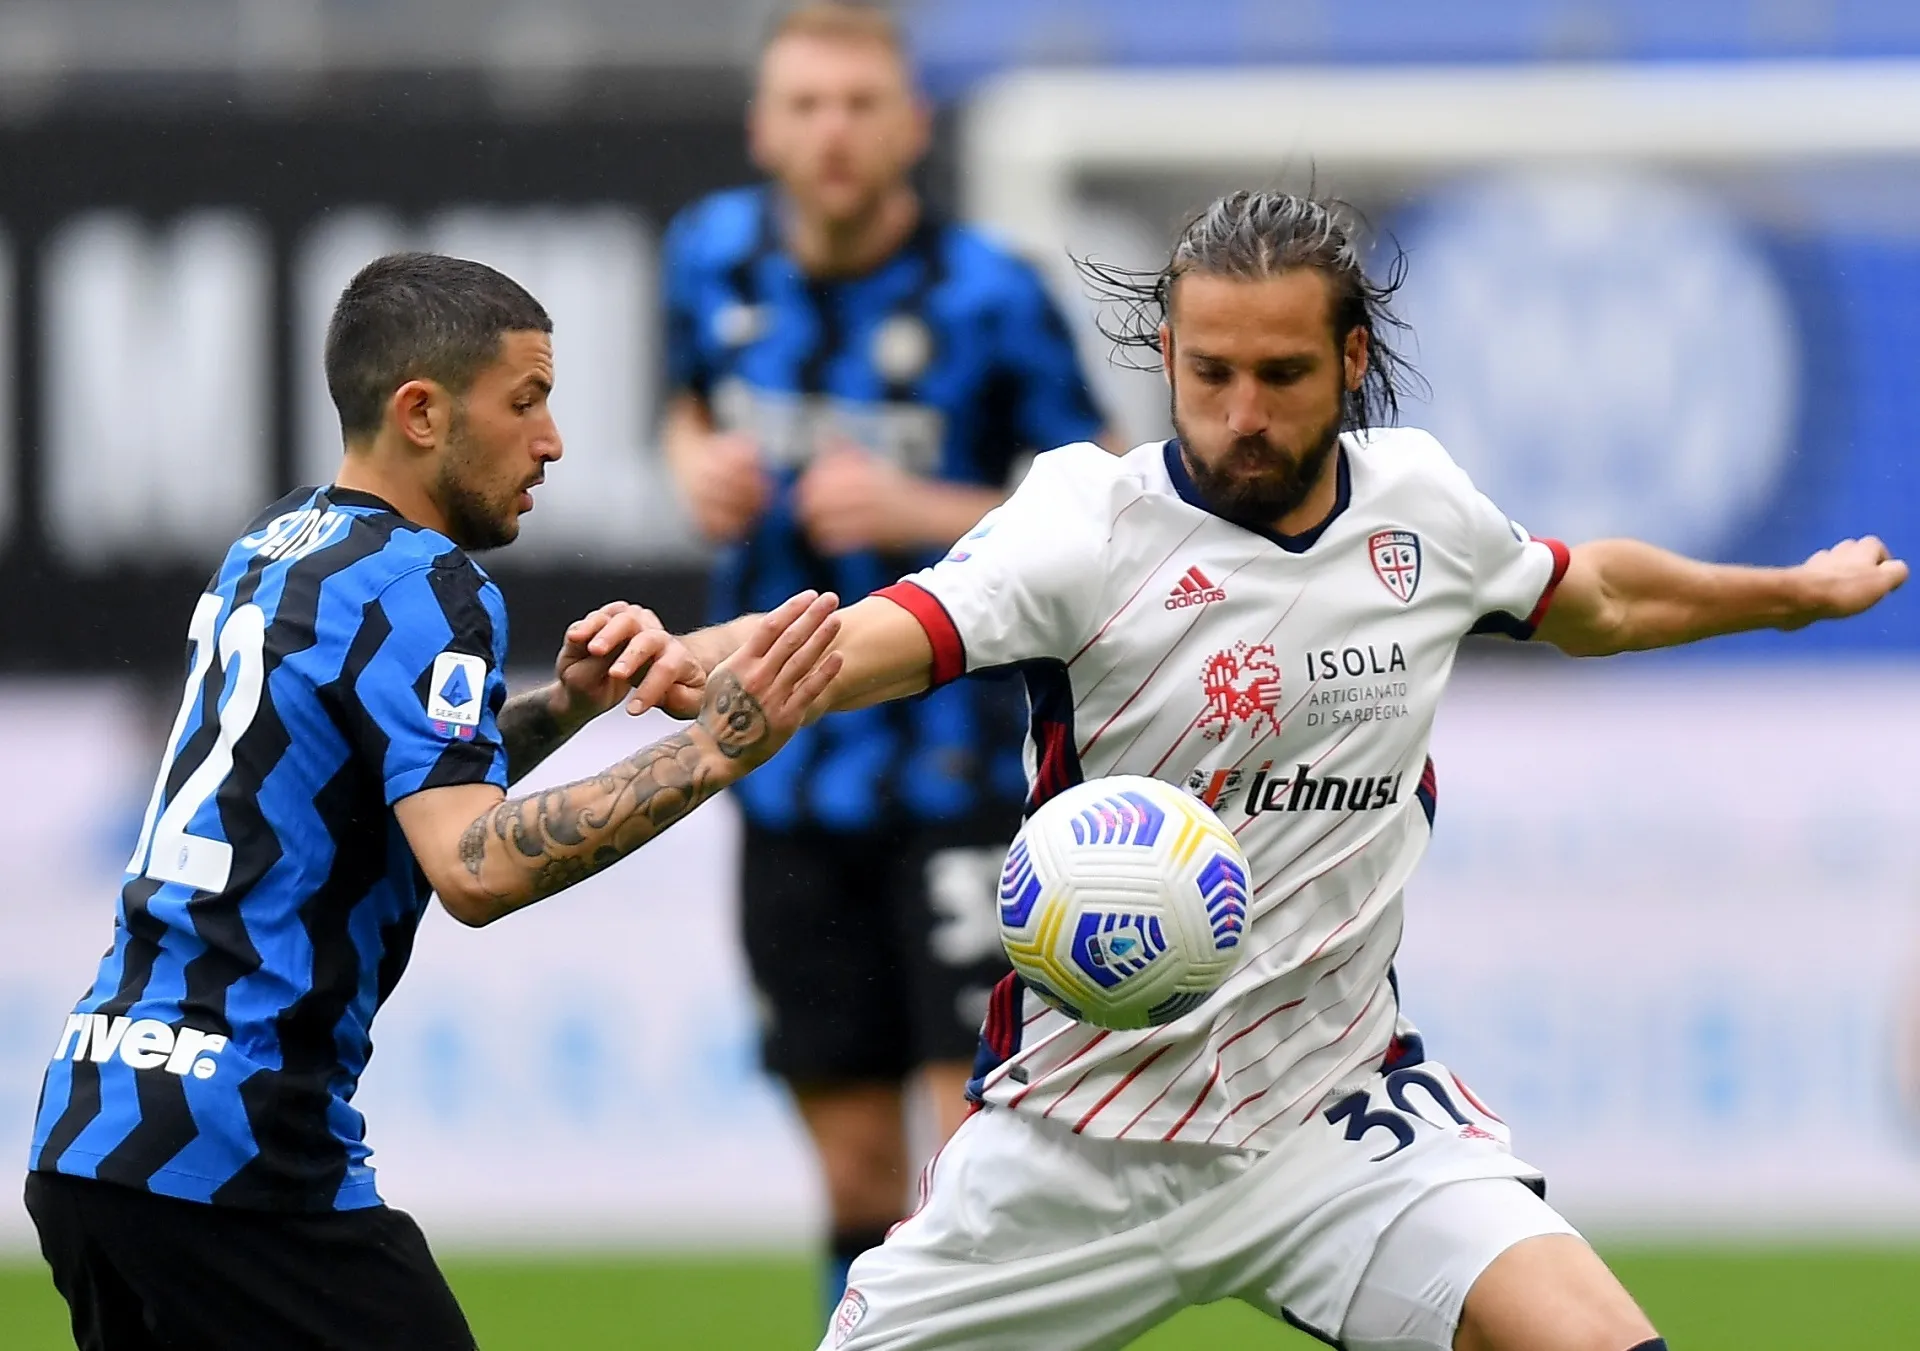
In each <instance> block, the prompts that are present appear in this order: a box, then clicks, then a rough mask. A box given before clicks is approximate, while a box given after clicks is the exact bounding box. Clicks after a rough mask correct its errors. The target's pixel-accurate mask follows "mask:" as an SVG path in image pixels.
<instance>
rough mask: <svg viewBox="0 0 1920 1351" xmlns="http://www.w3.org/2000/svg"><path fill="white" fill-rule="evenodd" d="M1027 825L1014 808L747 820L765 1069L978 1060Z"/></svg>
mask: <svg viewBox="0 0 1920 1351" xmlns="http://www.w3.org/2000/svg"><path fill="white" fill-rule="evenodd" d="M1019 828H1020V817H1019V814H1018V813H1017V812H1014V811H1008V812H1006V813H1004V814H995V815H993V816H991V817H988V818H985V819H976V820H973V821H970V822H968V823H967V824H965V825H959V826H944V827H919V828H915V829H911V830H903V831H898V832H874V833H871V834H841V833H838V832H828V831H794V832H791V833H788V832H777V831H769V830H762V829H759V828H757V827H754V826H751V825H749V826H748V827H747V830H746V840H745V845H746V855H745V859H744V862H743V866H742V868H741V878H740V891H741V903H740V916H741V924H742V929H743V932H744V936H745V940H746V950H747V965H748V968H749V969H750V971H751V972H752V975H753V983H754V988H755V990H756V992H757V994H758V996H759V1006H760V1018H761V1031H762V1041H761V1049H762V1056H763V1058H764V1060H765V1063H766V1066H767V1068H768V1069H769V1070H771V1071H772V1072H773V1073H775V1074H777V1075H779V1076H780V1077H781V1078H783V1079H785V1080H787V1081H788V1082H789V1083H797V1084H829V1083H848V1082H875V1081H879V1082H898V1081H900V1080H902V1079H904V1078H906V1076H907V1074H908V1073H909V1072H910V1071H911V1070H913V1069H914V1068H916V1067H917V1066H920V1065H923V1064H926V1063H927V1062H928V1061H940V1060H949V1061H951V1060H971V1059H972V1058H973V1054H974V1050H975V1047H976V1046H977V1045H978V1042H979V1035H980V1023H981V1020H982V1019H983V1018H984V1017H985V1015H986V1008H987V996H988V994H989V993H990V992H991V991H992V989H993V985H994V982H995V981H997V980H999V979H1000V977H1001V976H1002V975H1004V974H1005V972H1006V970H1007V958H1006V953H1005V951H1004V950H1003V949H1002V948H1001V946H1000V920H999V912H998V907H997V900H996V897H997V888H998V885H999V880H1000V868H1001V865H1002V863H1003V862H1004V861H1005V859H1006V853H1007V845H1008V844H1009V843H1011V841H1012V839H1013V836H1014V833H1015V832H1016V831H1018V830H1019Z"/></svg>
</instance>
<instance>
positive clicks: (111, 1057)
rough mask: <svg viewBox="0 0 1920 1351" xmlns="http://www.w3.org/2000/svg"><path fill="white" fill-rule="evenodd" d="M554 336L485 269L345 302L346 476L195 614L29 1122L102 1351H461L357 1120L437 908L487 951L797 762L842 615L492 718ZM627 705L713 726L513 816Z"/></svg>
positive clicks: (617, 645) (594, 663) (571, 658)
mask: <svg viewBox="0 0 1920 1351" xmlns="http://www.w3.org/2000/svg"><path fill="white" fill-rule="evenodd" d="M551 328H552V325H551V323H550V322H549V321H548V318H547V315H546V312H545V310H543V309H542V308H541V306H540V304H539V303H538V302H537V301H535V300H534V298H533V297H532V296H530V295H528V294H527V293H526V291H524V290H523V289H521V288H520V287H519V286H518V285H516V284H515V283H514V282H512V281H511V280H509V279H508V278H506V277H504V276H501V275H500V274H499V273H497V272H495V271H493V270H492V269H491V268H487V267H484V266H482V265H480V264H478V263H470V262H464V261H462V260H459V259H454V258H445V257H440V256H438V255H433V254H402V255H395V256H392V257H388V258H384V259H380V260H378V261H376V262H374V263H372V264H370V265H369V266H368V267H366V268H365V269H364V270H362V271H361V272H360V274H359V275H358V276H356V277H355V278H354V279H353V281H352V283H351V284H350V285H349V286H348V287H347V290H346V293H345V294H344V295H343V296H342V297H341V299H340V303H339V305H338V307H337V308H336V309H335V311H334V315H333V320H332V324H331V326H330V327H329V330H328V334H327V347H326V365H327V385H328V388H329V390H330V391H331V393H332V395H333V399H334V402H335V404H336V405H337V406H338V408H339V410H340V421H341V427H342V431H343V433H344V436H345V440H346V444H347V453H346V457H345V459H344V461H343V462H342V464H341V466H340V471H339V475H338V477H337V478H336V479H335V481H334V482H333V483H332V484H331V485H329V486H327V487H324V488H302V489H299V490H297V491H295V492H294V493H292V494H291V495H289V496H287V497H285V498H283V499H282V500H281V501H279V502H277V503H275V504H274V505H273V506H271V507H268V508H267V509H266V510H265V511H263V512H262V513H261V514H260V516H259V517H258V519H256V520H255V521H254V523H253V525H252V526H251V527H250V528H249V530H248V531H247V533H246V535H245V536H243V537H242V538H241V539H239V540H238V541H236V542H235V543H234V545H233V546H232V547H231V548H230V549H229V550H228V551H227V554H226V559H225V561H224V562H223V563H222V565H221V567H220V570H219V572H218V573H217V574H216V575H215V577H214V579H213V582H212V584H211V585H210V586H209V588H208V590H207V593H206V594H205V595H204V596H202V597H201V598H200V602H199V604H198V605H197V606H196V607H195V609H194V612H193V619H192V623H191V625H190V627H189V630H188V640H189V648H190V650H189V653H188V656H189V663H190V666H189V674H188V677H187V689H186V694H185V695H184V696H183V698H182V700H181V703H180V711H179V714H178V716H177V718H176V719H175V721H174V725H173V732H172V736H171V738H170V741H169V745H168V747H167V752H166V758H165V761H164V763H163V765H162V767H161V771H160V777H159V781H158V782H157V783H156V784H155V785H154V789H153V797H152V801H151V802H150V803H149V805H148V807H147V812H146V820H145V823H144V824H143V826H142V828H141V832H140V839H139V843H138V844H137V845H136V846H135V850H134V855H133V858H132V860H131V862H130V863H129V864H128V866H127V878H126V883H125V886H124V888H123V890H122V892H121V896H120V906H119V911H118V914H117V916H116V919H115V924H114V936H113V945H112V947H111V948H110V949H109V950H108V952H107V954H106V956H105V957H104V958H103V959H102V960H101V963H100V970H99V975H98V978H97V979H96V980H95V982H94V986H93V989H92V990H91V991H90V992H89V993H88V994H87V995H86V997H85V998H84V999H82V1000H81V1002H80V1004H79V1006H78V1007H77V1008H76V1010H75V1011H74V1013H73V1014H72V1016H70V1017H69V1018H68V1019H67V1022H66V1027H65V1029H64V1031H63V1033H62V1035H61V1038H60V1041H59V1044H58V1046H57V1048H56V1049H55V1052H54V1058H53V1063H52V1065H51V1066H50V1067H49V1069H48V1070H47V1075H46V1081H45V1086H44V1088H43V1089H42V1092H41V1101H40V1108H39V1117H38V1120H37V1121H36V1123H35V1125H34V1132H33V1149H32V1156H31V1161H30V1164H29V1167H30V1169H31V1171H30V1173H29V1174H28V1179H27V1188H26V1192H27V1208H28V1209H29V1211H31V1213H32V1215H33V1220H34V1224H35V1225H36V1227H37V1228H38V1229H39V1232H40V1242H41V1250H42V1252H43V1253H44V1254H45V1256H46V1259H47V1261H48V1263H49V1264H50V1265H51V1266H52V1268H53V1275H54V1282H55V1284H56V1285H57V1286H58V1287H59V1289H60V1293H61V1294H62V1295H64V1296H65V1297H66V1299H67V1302H68V1304H69V1306H70V1307H71V1310H72V1316H73V1332H74V1339H75V1341H76V1342H77V1343H78V1344H79V1346H80V1347H81V1348H83V1351H160V1348H162V1347H193V1348H205V1349H206V1351H256V1349H257V1348H266V1347H318V1346H328V1347H354V1348H393V1349H394V1351H449V1349H451V1348H462V1349H464V1348H470V1347H471V1346H472V1345H473V1337H472V1335H471V1334H470V1333H469V1331H468V1329H467V1325H466V1320H465V1318H464V1317H463V1316H462V1314H461V1311H460V1308H459V1306H458V1305H457V1304H456V1303H455V1301H454V1297H453V1293H452V1291H451V1290H449V1289H448V1288H447V1284H446V1281H445V1280H444V1279H443V1278H442V1276H441V1274H440V1272H439V1270H438V1268H437V1267H436V1266H435V1264H434V1260H433V1257H432V1255H431V1254H430V1253H429V1252H428V1250H427V1245H426V1240H425V1239H424V1238H423V1237H422V1235H421V1233H420V1229H419V1227H418V1226H417V1225H416V1224H414V1222H413V1221H412V1219H410V1218H409V1217H408V1216H406V1215H404V1214H402V1213H401V1212H399V1211H395V1210H390V1209H388V1208H387V1207H386V1206H385V1205H384V1204H382V1202H381V1200H380V1196H379V1194H378V1192H377V1191H376V1189H375V1185H374V1175H373V1169H372V1167H371V1166H370V1165H369V1164H368V1162H367V1158H368V1153H369V1150H368V1147H367V1144H366V1141H365V1134H366V1125H365V1122H364V1121H363V1120H362V1118H361V1116H360V1113H359V1112H358V1111H356V1110H355V1109H354V1107H353V1105H352V1099H353V1095H354V1089H355V1087H356V1085H357V1084H358V1082H359V1078H360V1074H361V1071H362V1070H363V1069H364V1068H365V1066H366V1062H367V1058H368V1056H369V1054H370V1053H371V1051H372V1040H371V1027H372V1022H373V1018H374V1014H375V1013H376V1011H377V1010H378V1009H379V1007H380V1005H381V1004H382V1003H383V1002H384V1001H385V999H386V997H387V995H388V994H390V993H391V992H392V990H393V988H394V985H395V983H396V982H398V980H399V979H400V975H401V973H402V972H403V971H404V970H405V969H406V965H407V958H408V955H409V954H410V953H411V951H412V948H413V939H414V931H415V929H416V927H417V926H418V924H419V922H420V919H421V916H422V914H423V913H424V911H425V908H426V904H427V900H428V897H429V894H430V893H429V890H428V887H429V884H431V887H432V889H433V891H434V892H437V893H438V894H439V896H440V902H441V904H442V905H443V906H445V907H446V909H447V910H448V911H449V912H450V913H451V914H452V915H453V916H454V917H455V918H457V919H459V920H461V921H462V922H464V923H467V924H473V925H480V924H486V923H489V922H491V921H492V920H494V919H497V918H498V917H500V916H501V915H505V914H507V913H509V912H511V911H513V910H516V909H518V908H520V907H521V906H525V905H530V904H532V903H533V902H535V901H538V900H541V899H542V898H544V897H547V896H551V895H553V894H554V893H555V892H558V891H561V890H563V889H565V888H567V887H570V886H572V885H573V884H574V883H575V882H578V881H580V880H581V879H582V878H585V877H588V876H591V875H592V874H594V873H596V872H598V871H600V870H601V869H603V868H605V867H608V866H609V865H611V864H612V863H614V862H616V861H618V860H619V859H621V858H623V857H625V856H626V855H627V854H628V853H631V852H632V851H633V850H635V849H637V848H639V847H640V846H641V845H642V844H644V843H645V842H646V841H647V840H649V839H651V838H652V837H653V836H655V835H657V834H659V833H660V832H661V831H662V830H665V829H666V828H667V827H668V826H670V825H672V824H673V823H674V822H675V821H677V820H679V819H680V818H681V817H683V816H685V815H686V814H687V813H688V812H689V811H691V810H693V808H694V807H696V806H698V805H699V804H700V803H701V802H703V801H705V800H706V799H707V798H708V797H710V796H711V795H712V794H714V793H715V792H718V791H719V790H720V789H722V788H725V787H727V786H729V785H731V784H732V783H734V782H735V781H736V780H738V779H739V778H740V776H741V775H742V774H744V773H746V772H747V771H748V770H750V769H751V768H752V767H753V766H754V765H756V764H758V763H759V762H761V761H762V760H764V759H765V758H766V757H767V756H769V755H771V754H772V753H773V752H774V751H775V750H776V749H778V748H779V746H780V745H781V744H782V743H783V742H784V741H785V739H786V737H787V736H788V735H789V734H790V733H791V732H792V731H793V729H794V727H795V726H796V725H797V723H798V721H799V718H800V715H801V713H802V712H803V711H804V710H805V708H806V702H807V700H808V699H809V698H810V697H812V695H816V694H817V693H818V692H819V690H820V689H823V688H824V686H825V682H826V679H827V678H828V676H830V675H831V672H832V670H833V668H834V666H835V664H836V662H837V659H836V658H828V659H827V660H825V661H824V662H823V661H822V660H821V654H822V652H823V651H824V648H825V644H826V643H827V642H828V641H830V639H831V637H832V635H833V632H834V626H835V625H836V624H837V622H838V618H837V616H835V615H833V614H832V613H831V611H832V609H833V605H834V601H833V598H832V597H830V596H823V597H815V596H812V595H801V596H796V597H794V598H793V599H792V601H791V602H790V603H789V604H787V605H786V606H784V607H782V608H781V609H780V610H779V611H778V612H777V614H776V616H775V617H774V618H773V619H772V620H771V621H770V623H769V624H768V625H767V626H766V627H765V628H764V629H762V630H761V631H760V633H759V635H758V636H757V637H756V640H755V642H754V643H753V644H752V645H751V646H750V648H749V649H748V651H747V652H746V653H745V654H744V660H741V661H738V662H735V663H733V664H732V665H731V666H730V667H729V668H728V670H726V671H723V672H715V673H714V674H713V676H710V677H709V676H705V675H703V674H702V673H701V672H700V670H699V669H698V668H694V667H691V666H689V665H686V664H676V663H675V662H674V660H672V659H671V658H666V657H665V656H664V654H665V651H666V644H665V643H663V641H662V635H660V634H658V633H656V632H651V631H646V630H649V629H650V628H657V625H651V624H650V623H643V621H651V616H649V615H647V614H646V613H645V612H644V611H641V610H639V609H637V608H636V607H634V606H629V605H625V604H621V603H614V604H611V605H607V606H604V607H602V608H601V609H600V610H597V611H595V612H594V613H593V614H592V615H589V616H588V617H587V618H585V619H583V620H581V621H579V622H578V623H576V624H574V625H573V626H572V627H571V628H569V629H568V630H567V634H566V639H565V643H564V645H563V646H562V648H561V651H560V656H559V658H558V660H557V662H556V663H555V679H554V681H553V682H552V683H551V684H548V685H546V686H543V687H541V688H539V689H536V690H532V691H529V692H527V693H524V694H520V695H516V696H515V697H513V698H511V699H509V698H508V697H507V692H506V683H505V678H504V677H503V675H502V674H501V672H502V669H503V667H504V666H505V664H506V659H507V635H506V613H505V608H504V605H503V603H502V601H501V598H500V592H499V589H498V588H497V587H495V586H494V584H493V582H492V581H491V580H489V579H488V577H487V575H486V574H485V573H484V572H482V571H481V570H480V568H479V567H478V566H477V565H476V564H475V563H474V562H473V561H472V559H471V558H470V557H468V553H469V551H472V550H479V549H489V548H495V547H498V546H500V545H504V544H507V543H510V542H511V541H512V540H513V539H514V537H515V536H516V535H517V534H518V533H519V531H520V517H521V515H522V514H523V513H525V512H527V511H530V510H532V508H533V496H532V493H533V490H534V488H535V487H536V486H537V485H538V484H539V483H540V481H541V479H542V477H543V476H544V474H545V472H546V467H547V465H548V464H549V463H551V462H552V461H554V460H557V459H559V458H560V451H561V446H560V436H559V432H558V431H557V429H556V428H555V426H554V422H553V418H552V416H551V414H550V413H549V412H548V408H547V395H548V392H549V391H550V390H551V389H552V387H553V377H554V371H553V348H552V344H551V341H550V339H549V336H548V335H549V333H550V331H551ZM634 686H637V688H634ZM623 699H630V700H631V702H632V704H633V706H634V707H635V708H636V709H638V708H640V707H644V706H646V705H648V704H651V703H656V702H657V703H660V704H661V705H662V706H665V707H667V708H668V709H669V711H673V712H676V713H678V714H679V715H680V716H682V717H685V716H689V715H694V716H695V722H694V723H693V725H691V726H690V727H688V729H687V730H686V731H684V732H681V733H679V734H678V735H675V736H671V737H668V738H667V739H665V740H663V741H661V742H659V743H657V744H655V745H653V746H649V747H647V748H646V749H644V750H641V751H640V752H638V753H636V754H635V755H632V756H630V757H628V758H627V759H625V760H622V761H620V762H619V763H617V764H613V765H609V766H608V767H607V768H606V769H605V770H604V771H602V772H601V773H600V774H598V775H596V776H594V777H593V778H590V779H584V780H581V781H579V782H576V783H570V784H565V785H562V786H560V787H557V788H548V789H545V790H543V791H541V792H540V793H537V794H534V795H533V796H530V797H520V798H508V797H507V796H506V792H505V790H506V785H507V784H508V783H509V782H510V781H512V780H514V779H518V778H520V777H521V776H522V775H524V774H526V773H527V771H528V770H530V769H532V768H533V767H534V766H535V765H536V764H538V763H539V762H540V761H541V760H542V759H543V758H545V757H546V755H547V754H548V753H549V752H551V751H552V750H553V749H554V748H555V747H556V746H558V745H559V744H561V742H563V741H565V740H566V739H567V738H568V737H569V736H571V735H572V734H573V733H574V732H575V731H576V730H577V729H578V728H580V727H581V726H583V725H584V724H585V723H586V722H587V721H588V720H589V719H591V718H593V717H595V716H597V715H598V714H599V713H601V712H604V711H605V710H607V709H610V708H612V707H613V706H614V705H616V704H618V703H619V702H621V701H622V700H623ZM479 1012H483V1011H477V1013H479Z"/></svg>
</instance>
